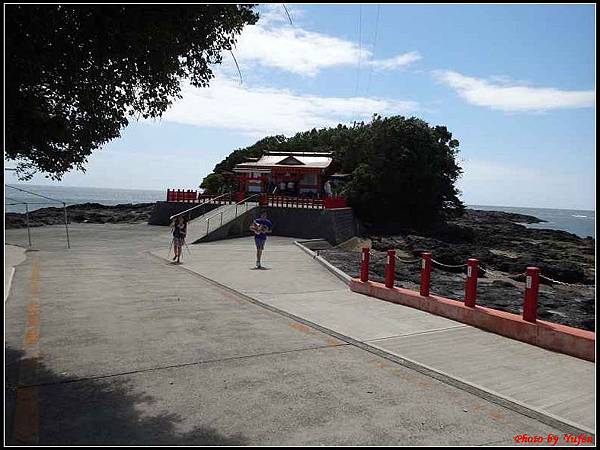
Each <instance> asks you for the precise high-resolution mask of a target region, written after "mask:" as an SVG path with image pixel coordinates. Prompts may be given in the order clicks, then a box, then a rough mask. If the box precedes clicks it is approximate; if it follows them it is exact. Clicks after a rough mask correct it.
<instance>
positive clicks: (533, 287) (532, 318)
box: [523, 267, 540, 323]
mask: <svg viewBox="0 0 600 450" xmlns="http://www.w3.org/2000/svg"><path fill="white" fill-rule="evenodd" d="M539 289H540V269H539V267H528V268H527V273H526V275H525V304H524V305H523V320H526V321H527V322H532V323H535V322H536V320H537V300H538V292H539Z"/></svg>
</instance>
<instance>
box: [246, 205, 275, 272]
mask: <svg viewBox="0 0 600 450" xmlns="http://www.w3.org/2000/svg"><path fill="white" fill-rule="evenodd" d="M272 229H273V223H272V222H271V221H270V220H269V219H267V213H266V211H263V212H262V213H261V214H260V218H258V219H256V220H255V221H254V222H253V223H252V225H250V230H251V231H252V232H254V243H255V244H256V268H257V269H262V266H261V262H260V260H261V257H262V252H263V250H264V249H265V243H266V242H267V233H271V230H272Z"/></svg>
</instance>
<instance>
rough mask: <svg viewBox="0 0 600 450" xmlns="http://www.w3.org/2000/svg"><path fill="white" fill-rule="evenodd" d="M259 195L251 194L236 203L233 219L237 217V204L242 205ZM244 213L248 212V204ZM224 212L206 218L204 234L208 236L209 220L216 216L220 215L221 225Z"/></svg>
mask: <svg viewBox="0 0 600 450" xmlns="http://www.w3.org/2000/svg"><path fill="white" fill-rule="evenodd" d="M260 195H261V194H253V195H251V196H249V197H246V198H244V199H242V200H240V201H239V202H237V203H236V204H235V217H237V208H238V205H239V204H241V203H244V202H245V201H247V200H250V199H251V198H253V197H260ZM230 206H234V205H230ZM246 211H248V203H246ZM224 212H225V211H224V210H223V211H221V212H218V213H216V214H213V215H212V216H210V217H208V218H207V219H206V234H208V230H209V224H210V220H211V219H212V218H213V217H217V216H219V215H220V216H221V225H223V213H224ZM235 217H234V218H235Z"/></svg>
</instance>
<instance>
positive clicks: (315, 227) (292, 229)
mask: <svg viewBox="0 0 600 450" xmlns="http://www.w3.org/2000/svg"><path fill="white" fill-rule="evenodd" d="M262 211H266V212H267V217H268V218H269V220H271V222H273V231H272V235H273V236H284V237H294V238H301V239H325V240H327V241H328V242H329V243H331V244H332V245H337V244H339V243H341V242H344V241H347V240H348V239H350V238H352V237H354V236H357V235H358V234H359V233H360V223H359V222H358V220H357V219H356V217H355V216H354V211H352V208H337V209H316V208H315V209H305V208H293V207H289V208H286V207H270V206H265V207H258V208H254V209H252V210H251V211H248V212H247V213H244V214H241V215H240V216H239V217H237V218H236V219H234V220H232V221H231V222H228V223H227V224H223V226H222V227H220V228H218V229H217V230H214V231H212V232H210V233H209V234H208V235H206V236H204V237H202V238H201V239H199V240H198V241H196V242H211V241H217V240H221V239H228V238H235V237H241V236H251V235H252V232H251V231H249V227H250V225H251V224H252V221H253V220H254V219H255V218H257V217H258V216H259V215H260V213H261V212H262Z"/></svg>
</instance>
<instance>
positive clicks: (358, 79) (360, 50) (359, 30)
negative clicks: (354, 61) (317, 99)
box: [354, 5, 362, 97]
mask: <svg viewBox="0 0 600 450" xmlns="http://www.w3.org/2000/svg"><path fill="white" fill-rule="evenodd" d="M358 8H359V9H358V68H357V71H356V88H355V89H354V96H355V97H356V96H357V94H358V85H359V82H360V66H361V59H362V5H359V6H358Z"/></svg>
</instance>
